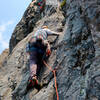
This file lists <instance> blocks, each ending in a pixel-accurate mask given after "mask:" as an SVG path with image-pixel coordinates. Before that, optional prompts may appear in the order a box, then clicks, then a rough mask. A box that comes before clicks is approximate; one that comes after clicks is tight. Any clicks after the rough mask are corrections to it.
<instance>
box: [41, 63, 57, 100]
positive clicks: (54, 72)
mask: <svg viewBox="0 0 100 100" xmlns="http://www.w3.org/2000/svg"><path fill="white" fill-rule="evenodd" d="M43 63H44V64H45V66H46V67H48V69H49V70H50V71H52V72H53V74H54V80H55V89H56V95H57V100H59V95H58V87H57V80H56V70H54V69H52V67H50V66H49V65H48V64H47V63H46V62H45V61H43Z"/></svg>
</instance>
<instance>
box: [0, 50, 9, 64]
mask: <svg viewBox="0 0 100 100" xmlns="http://www.w3.org/2000/svg"><path fill="white" fill-rule="evenodd" d="M8 54H9V49H5V50H4V51H3V52H2V53H1V55H0V66H2V65H3V64H4V63H6V59H7V56H8Z"/></svg>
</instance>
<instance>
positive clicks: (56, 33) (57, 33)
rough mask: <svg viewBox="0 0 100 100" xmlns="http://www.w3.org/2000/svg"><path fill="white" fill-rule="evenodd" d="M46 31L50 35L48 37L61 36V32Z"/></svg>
mask: <svg viewBox="0 0 100 100" xmlns="http://www.w3.org/2000/svg"><path fill="white" fill-rule="evenodd" d="M45 31H46V32H47V33H48V35H56V36H58V35H60V34H61V33H60V32H55V31H51V30H50V29H45Z"/></svg>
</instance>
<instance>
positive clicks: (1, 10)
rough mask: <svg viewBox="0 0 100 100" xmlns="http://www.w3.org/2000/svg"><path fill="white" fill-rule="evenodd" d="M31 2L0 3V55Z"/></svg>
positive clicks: (5, 1)
mask: <svg viewBox="0 0 100 100" xmlns="http://www.w3.org/2000/svg"><path fill="white" fill-rule="evenodd" d="M31 1H32V0H1V1H0V54H1V53H2V51H3V50H4V49H6V48H8V47H9V40H10V38H11V35H12V33H13V31H14V28H15V26H16V24H18V22H19V21H20V20H21V18H22V16H23V14H24V12H25V10H26V8H27V7H28V5H29V4H30V2H31Z"/></svg>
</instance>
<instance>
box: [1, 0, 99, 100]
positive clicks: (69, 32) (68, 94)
mask: <svg viewBox="0 0 100 100" xmlns="http://www.w3.org/2000/svg"><path fill="white" fill-rule="evenodd" d="M49 2H50V0H49ZM49 2H48V0H47V5H46V8H45V9H44V11H43V13H41V16H44V17H41V19H40V18H39V19H36V20H37V21H36V22H34V24H35V27H34V26H32V25H33V24H32V23H30V26H32V27H31V28H32V29H30V28H29V29H28V27H26V28H22V27H21V26H20V24H18V25H17V26H16V28H15V30H17V29H18V30H17V31H16V32H14V33H13V34H12V37H11V41H10V50H11V54H10V55H9V56H8V57H7V59H6V63H5V64H4V65H2V67H1V69H0V99H1V100H40V99H41V100H56V94H55V88H54V77H53V74H52V72H50V71H49V69H48V68H46V67H45V66H44V67H43V68H42V70H41V72H40V76H39V82H40V83H41V84H43V87H42V89H41V90H40V91H37V90H36V89H31V90H29V91H27V89H26V87H27V81H28V78H29V61H28V59H29V56H28V55H27V54H26V52H25V47H26V43H27V42H28V40H29V38H31V36H32V35H33V33H34V32H35V31H36V30H37V29H38V28H39V27H41V26H42V25H48V27H49V28H50V29H51V30H54V31H61V30H63V32H62V34H61V35H60V36H59V37H52V36H51V37H49V38H48V40H49V41H50V43H51V48H52V54H51V56H50V57H49V59H48V61H47V63H48V64H49V65H50V66H52V68H55V67H60V68H59V70H57V82H58V93H59V100H100V88H99V87H100V72H99V71H100V66H99V65H100V41H99V39H100V32H99V27H100V26H99V23H100V14H99V12H100V10H99V7H100V2H99V1H97V0H85V1H84V0H66V7H65V8H66V11H64V13H63V14H64V16H63V14H62V11H59V13H58V11H57V6H56V5H55V4H54V5H53V2H52V0H51V2H50V5H49ZM55 2H56V4H57V1H55ZM51 4H52V5H51ZM30 7H31V6H29V8H30ZM31 9H32V8H30V9H28V10H27V11H30V10H31ZM27 11H26V12H25V13H26V15H27V16H28V15H29V16H31V14H33V13H32V12H31V13H27ZM25 13H24V14H25ZM32 16H34V15H32ZM24 17H25V18H26V16H24ZM31 20H33V18H32V19H31V17H30V18H29V20H28V21H31ZM22 21H23V20H21V22H19V23H22ZM24 24H25V23H24ZM24 24H22V26H23V25H24ZM20 27H21V28H20ZM20 29H21V30H22V29H23V32H22V31H20ZM24 29H25V30H24ZM26 30H27V31H28V32H27V31H26ZM24 33H25V34H27V33H28V34H27V35H26V36H25V34H24ZM16 34H17V35H16ZM14 36H15V37H14ZM16 36H17V37H16ZM20 37H21V38H20ZM14 38H15V39H17V38H18V39H19V38H20V39H19V40H20V42H19V41H18V42H16V43H14V41H13V39H14ZM12 49H13V51H12Z"/></svg>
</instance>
